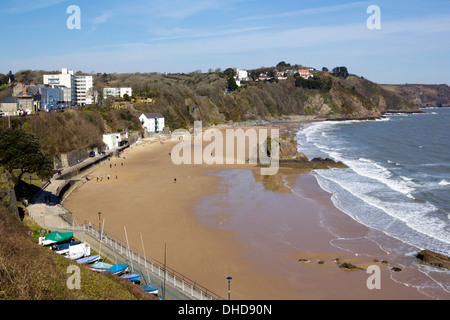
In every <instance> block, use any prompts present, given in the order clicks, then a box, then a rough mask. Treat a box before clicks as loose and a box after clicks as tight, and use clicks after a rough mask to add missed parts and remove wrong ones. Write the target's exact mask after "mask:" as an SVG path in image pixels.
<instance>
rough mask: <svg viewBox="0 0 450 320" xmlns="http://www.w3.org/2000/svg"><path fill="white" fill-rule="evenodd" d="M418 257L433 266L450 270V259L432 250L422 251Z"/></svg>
mask: <svg viewBox="0 0 450 320" xmlns="http://www.w3.org/2000/svg"><path fill="white" fill-rule="evenodd" d="M416 257H417V258H418V259H420V260H422V261H423V262H425V263H428V264H430V265H432V266H435V267H438V268H443V269H448V270H450V257H448V256H445V255H443V254H440V253H436V252H433V251H431V250H422V251H420V252H419V253H418V254H417V256H416Z"/></svg>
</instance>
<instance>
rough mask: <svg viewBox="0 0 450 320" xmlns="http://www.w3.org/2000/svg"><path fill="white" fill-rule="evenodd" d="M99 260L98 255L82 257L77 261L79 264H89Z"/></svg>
mask: <svg viewBox="0 0 450 320" xmlns="http://www.w3.org/2000/svg"><path fill="white" fill-rule="evenodd" d="M99 260H100V255H96V256H89V257H84V258H81V259H78V260H77V263H79V264H91V263H94V262H97V261H99Z"/></svg>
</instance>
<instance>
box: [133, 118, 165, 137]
mask: <svg viewBox="0 0 450 320" xmlns="http://www.w3.org/2000/svg"><path fill="white" fill-rule="evenodd" d="M139 121H140V122H141V123H142V126H143V127H144V128H145V129H146V130H147V132H148V133H159V132H161V131H163V129H164V116H163V115H162V114H161V113H141V114H140V115H139Z"/></svg>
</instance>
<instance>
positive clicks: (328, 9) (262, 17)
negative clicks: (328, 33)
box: [238, 1, 373, 21]
mask: <svg viewBox="0 0 450 320" xmlns="http://www.w3.org/2000/svg"><path fill="white" fill-rule="evenodd" d="M370 2H373V1H359V2H352V3H345V4H339V5H334V6H327V7H317V8H309V9H302V10H294V11H292V10H291V11H286V12H281V13H273V14H266V15H256V16H248V17H243V18H239V19H238V21H251V20H270V19H280V18H287V17H295V16H300V15H318V14H324V13H330V12H336V11H342V10H347V9H350V8H356V7H361V6H363V5H366V6H367V5H368V4H369V3H370Z"/></svg>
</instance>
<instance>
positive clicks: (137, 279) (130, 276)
mask: <svg viewBox="0 0 450 320" xmlns="http://www.w3.org/2000/svg"><path fill="white" fill-rule="evenodd" d="M121 278H123V279H127V280H130V281H131V282H141V275H139V274H136V273H130V274H126V275H123V276H121Z"/></svg>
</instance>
